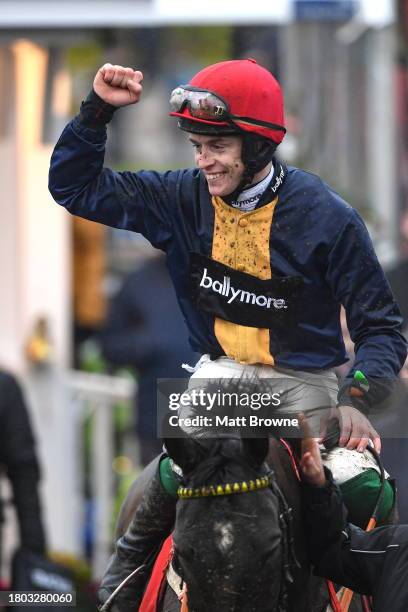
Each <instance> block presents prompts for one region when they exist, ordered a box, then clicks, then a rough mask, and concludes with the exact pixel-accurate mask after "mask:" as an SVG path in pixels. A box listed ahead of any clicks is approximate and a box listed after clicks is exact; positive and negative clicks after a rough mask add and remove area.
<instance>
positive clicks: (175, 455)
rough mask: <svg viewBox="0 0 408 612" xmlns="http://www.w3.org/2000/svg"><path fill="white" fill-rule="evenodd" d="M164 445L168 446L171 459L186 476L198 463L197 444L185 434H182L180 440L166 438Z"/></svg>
mask: <svg viewBox="0 0 408 612" xmlns="http://www.w3.org/2000/svg"><path fill="white" fill-rule="evenodd" d="M164 444H165V446H166V450H167V453H168V455H169V457H171V459H173V461H174V462H175V463H176V464H177V465H178V466H179V467H181V469H182V470H183V472H184V473H185V474H186V473H188V472H189V471H190V470H191V469H192V468H193V467H194V466H195V464H196V462H197V448H196V444H195V443H194V441H193V440H192V439H191V438H188V437H187V436H186V435H185V434H184V435H182V434H181V430H180V437H178V438H165V439H164Z"/></svg>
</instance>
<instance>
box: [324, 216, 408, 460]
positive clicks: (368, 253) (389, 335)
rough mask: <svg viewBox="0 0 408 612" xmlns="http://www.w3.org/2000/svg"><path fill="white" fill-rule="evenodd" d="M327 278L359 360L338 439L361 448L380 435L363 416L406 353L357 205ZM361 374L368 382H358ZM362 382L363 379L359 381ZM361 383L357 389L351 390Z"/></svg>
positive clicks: (346, 392) (342, 396) (385, 390)
mask: <svg viewBox="0 0 408 612" xmlns="http://www.w3.org/2000/svg"><path fill="white" fill-rule="evenodd" d="M327 281H328V283H329V285H330V287H331V289H332V292H333V295H334V296H335V298H336V299H337V300H338V301H339V302H340V303H341V304H343V306H344V308H345V311H346V318H347V326H348V328H349V331H350V336H351V339H352V340H353V342H354V345H355V361H354V364H353V367H352V369H351V370H350V372H349V374H348V375H347V377H346V378H345V380H344V381H343V383H342V385H341V386H340V391H339V395H338V406H339V408H340V421H341V429H342V432H341V438H340V444H341V445H342V446H347V448H358V449H359V450H363V449H364V448H365V447H366V445H367V442H368V439H369V438H371V439H372V440H373V441H374V443H375V446H376V449H377V450H380V443H379V437H378V434H377V432H376V431H375V430H374V429H373V427H372V426H371V424H370V422H369V420H368V419H367V418H366V416H365V415H368V414H369V413H370V411H371V410H372V409H373V408H374V407H375V406H378V404H379V403H380V402H382V401H383V400H384V399H386V398H387V396H389V394H390V390H391V389H392V387H393V384H394V382H395V380H396V378H397V376H398V373H399V371H400V370H401V368H402V366H403V364H404V361H405V359H406V355H407V345H406V341H405V339H404V337H403V336H402V334H401V332H400V330H401V323H402V318H401V315H400V312H399V309H398V306H397V304H396V302H395V300H394V297H393V295H392V292H391V289H390V287H389V284H388V282H387V280H386V278H385V276H384V272H383V270H382V268H381V266H380V264H379V262H378V259H377V256H376V254H375V251H374V248H373V245H372V242H371V239H370V236H369V234H368V231H367V229H366V227H365V225H364V223H363V222H362V220H361V219H360V217H359V215H358V214H357V213H356V211H354V210H353V209H350V212H349V217H348V220H347V222H346V224H345V225H344V227H343V228H341V229H340V231H339V236H338V239H337V240H336V242H335V244H334V245H333V247H332V248H331V250H330V253H329V258H328V268H327ZM356 375H357V376H360V375H361V376H362V377H363V381H365V382H366V383H367V384H362V385H361V384H359V385H357V384H356V383H357V380H356ZM358 382H359V383H361V379H360V380H359V381H358ZM356 386H358V387H359V390H358V391H359V392H358V393H355V392H354V391H353V389H354V387H356Z"/></svg>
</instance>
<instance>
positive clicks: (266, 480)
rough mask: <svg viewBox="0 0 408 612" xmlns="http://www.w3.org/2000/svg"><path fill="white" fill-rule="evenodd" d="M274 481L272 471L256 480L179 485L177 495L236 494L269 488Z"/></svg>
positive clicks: (192, 497) (191, 496)
mask: <svg viewBox="0 0 408 612" xmlns="http://www.w3.org/2000/svg"><path fill="white" fill-rule="evenodd" d="M271 483H272V473H269V474H268V475H267V476H263V477H262V478H255V479H254V480H248V481H246V480H244V481H243V482H229V483H226V484H217V485H207V486H205V487H198V488H188V487H179V488H178V490H177V495H178V497H179V499H184V500H185V499H197V498H199V497H221V496H223V495H235V494H237V493H250V492H251V491H260V490H262V489H267V488H268V487H270V486H271Z"/></svg>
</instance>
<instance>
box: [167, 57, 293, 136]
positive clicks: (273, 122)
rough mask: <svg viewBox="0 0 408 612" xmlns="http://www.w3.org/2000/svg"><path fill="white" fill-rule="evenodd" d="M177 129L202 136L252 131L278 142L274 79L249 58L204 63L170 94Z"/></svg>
mask: <svg viewBox="0 0 408 612" xmlns="http://www.w3.org/2000/svg"><path fill="white" fill-rule="evenodd" d="M170 106H171V111H172V112H171V113H170V115H172V116H176V117H179V118H180V119H179V127H180V128H181V129H184V130H186V131H189V132H198V133H203V134H221V133H224V134H225V133H230V134H231V133H235V134H236V133H241V134H242V131H244V132H247V133H252V134H254V135H255V134H257V135H258V136H262V137H263V138H267V139H268V140H272V141H273V142H274V143H275V145H278V144H279V143H281V142H282V140H283V137H284V135H285V132H286V129H285V127H284V110H283V95H282V90H281V88H280V85H279V83H278V82H277V80H276V79H275V77H274V76H273V75H272V74H271V73H270V72H269V71H268V70H266V69H265V68H263V67H262V66H259V65H258V64H257V63H256V61H255V60H253V59H245V60H231V61H226V62H219V63H217V64H213V65H211V66H207V67H206V68H204V69H203V70H201V71H200V72H198V73H197V74H196V75H195V76H194V77H193V78H192V79H191V81H190V83H189V84H188V85H182V86H180V87H178V88H176V89H175V90H174V91H173V93H172V95H171V98H170Z"/></svg>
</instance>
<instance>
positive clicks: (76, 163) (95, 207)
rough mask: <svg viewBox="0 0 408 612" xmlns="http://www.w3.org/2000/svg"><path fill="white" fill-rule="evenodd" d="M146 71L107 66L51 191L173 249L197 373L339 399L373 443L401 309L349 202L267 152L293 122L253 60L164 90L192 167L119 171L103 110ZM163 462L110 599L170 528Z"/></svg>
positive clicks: (88, 214) (314, 402) (398, 350)
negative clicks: (338, 369)
mask: <svg viewBox="0 0 408 612" xmlns="http://www.w3.org/2000/svg"><path fill="white" fill-rule="evenodd" d="M142 78H143V76H142V74H141V72H139V71H134V70H133V69H132V68H123V67H121V66H112V65H111V64H105V65H104V66H103V67H102V68H100V70H99V71H98V73H97V75H96V77H95V80H94V85H93V90H92V92H91V93H90V95H89V96H88V98H87V99H86V101H85V102H84V103H83V104H82V107H81V112H80V114H79V115H78V116H77V117H76V118H75V119H73V121H71V122H70V123H69V125H68V126H67V127H66V128H65V130H64V131H63V133H62V135H61V137H60V139H59V141H58V143H57V145H56V147H55V150H54V153H53V156H52V160H51V169H50V191H51V193H52V195H53V197H54V199H55V200H56V201H57V202H58V203H59V204H61V205H63V206H64V207H65V208H66V209H67V210H68V211H69V212H71V213H73V214H75V215H79V216H82V217H85V218H87V219H90V220H93V221H98V222H100V223H104V224H107V225H110V226H113V227H118V228H122V229H128V230H132V231H137V232H141V233H142V234H143V235H144V236H145V237H146V238H147V239H148V240H149V241H150V242H151V243H152V244H153V246H155V247H157V248H160V249H162V250H163V251H165V252H166V255H167V264H168V268H169V272H170V275H171V277H172V280H173V283H174V286H175V289H176V293H177V297H178V300H179V304H180V307H181V309H182V311H183V314H184V317H185V320H186V323H187V325H188V327H189V331H190V340H191V344H192V347H193V350H195V351H197V352H199V353H201V354H202V355H203V357H202V358H201V359H200V361H199V363H198V364H197V365H196V367H195V368H193V370H194V373H193V375H192V382H191V384H194V381H195V380H196V379H198V380H200V379H207V380H214V379H220V378H222V379H231V378H240V377H242V376H243V375H244V374H247V375H248V376H249V377H252V378H256V377H259V378H265V379H279V381H280V382H281V381H284V389H285V401H284V402H283V405H282V406H280V407H279V409H282V410H285V411H286V412H287V411H294V412H296V413H297V412H298V411H299V408H303V410H304V411H305V412H308V411H313V410H314V409H316V408H318V407H321V406H322V405H323V404H324V405H326V406H333V407H335V410H336V415H337V417H338V419H339V420H340V422H341V435H340V445H341V446H343V447H346V448H347V449H349V450H352V449H356V450H358V451H360V452H362V451H364V449H365V447H366V446H367V443H368V441H369V440H370V439H371V440H372V441H373V443H374V446H375V447H376V449H377V450H378V451H379V450H380V439H379V436H378V434H377V432H376V431H375V429H374V428H373V427H372V425H371V423H370V422H369V420H368V419H367V416H366V415H367V414H368V413H369V411H370V408H371V407H372V406H373V405H374V404H375V403H376V402H378V401H380V400H382V399H383V398H384V397H385V396H386V394H387V387H388V385H387V382H386V381H391V380H393V379H394V378H395V377H396V376H397V374H398V372H399V370H400V368H401V367H402V364H403V363H404V360H405V356H406V343H405V340H404V338H403V337H402V335H401V334H400V331H399V330H400V325H401V318H400V315H399V311H398V307H397V306H396V304H395V302H394V299H393V296H392V294H391V291H390V289H389V286H388V284H387V282H386V280H385V278H384V274H383V272H382V270H381V268H380V266H379V263H378V261H377V258H376V256H375V253H374V250H373V247H372V244H371V240H370V238H369V235H368V232H367V230H366V228H365V226H364V224H363V222H362V220H361V219H360V217H359V216H358V214H357V213H356V211H354V210H353V209H352V208H351V207H350V206H349V205H348V204H346V203H345V202H344V201H343V200H342V199H341V198H340V197H339V196H338V195H337V194H336V193H334V192H333V191H332V190H331V189H330V187H328V186H327V185H326V184H325V183H323V181H322V180H321V179H320V178H319V177H316V176H315V175H312V174H310V173H308V172H304V171H302V170H299V169H297V168H287V167H286V166H285V165H284V164H283V163H281V162H280V161H279V160H278V159H277V158H276V157H275V151H276V148H277V147H278V145H279V144H280V143H281V141H282V139H283V137H284V135H285V131H286V130H285V127H284V109H283V96H282V92H281V88H280V86H279V84H278V82H277V81H276V79H275V78H274V77H273V76H272V75H271V74H270V73H269V72H268V71H267V70H266V69H264V68H262V67H261V66H259V65H258V64H257V63H256V62H255V61H254V60H251V59H247V60H234V61H227V62H220V63H218V64H214V65H212V66H208V67H207V68H204V69H203V70H202V71H200V72H199V73H198V74H196V75H195V76H194V77H193V78H192V79H191V81H190V82H189V83H188V84H186V85H182V86H180V87H177V88H176V89H175V90H174V91H173V92H172V94H171V98H170V108H171V113H170V114H171V115H173V116H175V117H177V120H178V127H179V128H180V129H181V130H183V131H184V132H186V133H187V137H188V139H189V140H190V142H191V144H192V146H193V149H194V157H195V163H196V166H197V167H196V168H195V169H188V170H179V171H170V172H166V173H158V172H153V171H140V172H135V173H132V172H125V173H116V172H113V171H112V170H109V169H108V168H104V167H103V161H104V148H105V141H106V124H107V123H108V122H109V121H110V120H111V118H112V116H113V113H114V112H115V111H116V110H117V109H118V108H119V107H121V106H126V105H128V104H133V103H137V102H139V99H140V96H141V92H142V85H141V81H142ZM341 304H343V306H344V307H345V310H346V314H347V321H348V326H349V329H350V332H351V337H352V339H353V340H354V342H355V345H356V359H355V362H354V365H353V369H352V370H351V372H350V374H349V375H348V376H347V378H346V379H345V380H344V381H343V383H342V384H341V386H340V389H339V388H338V383H337V377H336V375H335V373H334V369H333V368H334V367H335V366H338V365H340V364H342V363H344V362H345V361H346V360H347V358H346V354H345V349H344V343H343V340H342V334H341V328H340V305H341ZM166 466H167V461H159V460H157V461H156V462H155V463H154V465H153V466H150V468H149V470H150V474H152V476H151V482H150V485H149V486H148V487H147V489H146V491H145V493H144V496H143V499H142V502H141V504H140V506H139V507H138V509H137V511H136V514H135V516H134V518H133V520H132V522H131V525H130V527H129V529H128V531H127V533H126V534H125V535H124V536H123V537H122V538H120V540H119V541H118V543H117V549H116V553H115V555H114V556H113V558H112V560H111V563H110V566H109V568H108V571H107V574H106V576H105V578H104V580H103V584H102V591H101V593H102V595H101V597H102V599H103V600H105V599H106V598H107V597H108V596H109V594H110V593H111V592H112V591H113V590H114V589H115V587H116V586H117V585H118V584H119V582H121V580H122V579H123V578H125V577H126V575H127V574H129V573H130V572H131V571H132V570H133V569H134V568H135V567H137V566H140V565H142V564H144V563H145V562H146V560H147V558H148V557H149V555H150V553H151V552H152V551H153V554H154V552H155V551H156V550H157V547H158V546H159V545H160V543H161V542H162V541H163V539H164V537H165V535H167V533H168V531H169V530H170V529H171V525H172V523H173V520H174V514H175V509H174V508H175V500H176V498H175V497H174V496H173V495H171V494H169V493H171V489H172V487H171V486H169V485H168V484H167V485H166V483H168V478H167V476H168V474H167V475H166V469H167V467H166ZM153 473H154V474H153ZM160 476H161V478H160ZM163 484H164V488H163ZM165 489H166V491H167V492H166V491H165ZM145 579H146V572H145V573H144V574H143V572H142V573H141V574H139V579H138V578H136V580H134V581H133V582H130V583H129V584H127V585H126V586H125V587H124V589H123V590H122V591H121V593H120V595H118V599H117V601H118V604H117V605H118V609H119V610H120V611H121V612H127V610H129V611H130V610H134V609H135V605H136V603H137V602H138V601H140V597H141V595H142V592H143V587H144V582H145Z"/></svg>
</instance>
